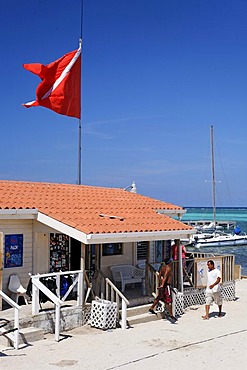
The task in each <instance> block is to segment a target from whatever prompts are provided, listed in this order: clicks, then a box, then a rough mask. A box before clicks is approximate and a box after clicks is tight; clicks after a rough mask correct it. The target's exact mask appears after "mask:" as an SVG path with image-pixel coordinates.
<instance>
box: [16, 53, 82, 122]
mask: <svg viewBox="0 0 247 370" xmlns="http://www.w3.org/2000/svg"><path fill="white" fill-rule="evenodd" d="M23 67H24V68H25V69H27V70H28V71H30V72H32V73H34V74H36V75H38V76H39V77H40V78H41V80H42V82H41V83H40V84H39V86H38V87H37V90H36V101H31V102H29V103H26V104H23V105H24V107H27V108H30V107H37V106H42V107H46V108H48V109H51V110H53V111H54V112H56V113H59V114H63V115H65V116H70V117H76V118H81V46H80V47H79V49H78V50H74V51H71V52H70V53H68V54H65V55H64V56H62V57H61V58H60V59H58V60H56V61H55V62H52V63H50V64H47V65H43V64H40V63H32V64H23Z"/></svg>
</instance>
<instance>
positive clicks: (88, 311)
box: [82, 303, 91, 325]
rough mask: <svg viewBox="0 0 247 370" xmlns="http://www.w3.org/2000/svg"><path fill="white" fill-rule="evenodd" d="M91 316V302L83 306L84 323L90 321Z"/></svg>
mask: <svg viewBox="0 0 247 370" xmlns="http://www.w3.org/2000/svg"><path fill="white" fill-rule="evenodd" d="M90 318H91V303H87V304H86V305H85V306H84V307H83V308H82V325H86V324H88V323H89V321H90Z"/></svg>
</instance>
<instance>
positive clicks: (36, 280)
mask: <svg viewBox="0 0 247 370" xmlns="http://www.w3.org/2000/svg"><path fill="white" fill-rule="evenodd" d="M71 274H73V275H77V277H76V279H75V280H74V282H73V283H72V285H71V286H70V287H69V288H68V290H67V292H66V293H65V295H64V296H63V297H61V298H60V294H59V293H60V278H61V276H63V275H71ZM48 277H54V278H55V279H56V284H57V295H55V294H54V293H53V292H51V290H49V289H48V288H47V287H46V286H45V285H44V284H43V283H42V282H41V281H40V279H42V278H48ZM31 279H32V314H33V315H37V314H38V313H39V308H40V304H39V302H40V299H39V292H40V291H41V292H43V293H44V294H45V295H46V296H47V297H48V298H49V300H50V301H51V302H53V303H54V305H55V340H56V341H57V342H58V341H59V334H60V310H61V305H62V304H63V302H64V300H65V299H66V298H67V297H68V295H69V294H70V292H71V291H72V289H73V288H74V287H75V285H77V305H78V306H81V305H82V301H83V293H84V291H83V270H77V271H66V272H53V273H49V274H42V275H40V274H37V275H31Z"/></svg>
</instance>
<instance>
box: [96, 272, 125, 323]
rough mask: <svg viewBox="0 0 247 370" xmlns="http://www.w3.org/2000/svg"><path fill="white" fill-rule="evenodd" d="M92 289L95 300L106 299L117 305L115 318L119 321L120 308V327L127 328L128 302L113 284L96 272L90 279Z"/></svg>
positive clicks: (102, 274)
mask: <svg viewBox="0 0 247 370" xmlns="http://www.w3.org/2000/svg"><path fill="white" fill-rule="evenodd" d="M92 289H93V295H94V297H95V298H97V297H99V298H101V299H106V300H108V301H111V302H115V303H116V304H117V318H118V320H119V321H120V308H121V312H122V320H121V327H122V329H126V327H127V306H128V305H129V301H128V300H127V298H126V297H125V296H124V295H123V293H121V292H120V290H119V289H118V288H117V287H116V286H115V285H114V284H113V282H112V281H111V280H110V279H108V278H107V277H106V275H105V274H104V273H103V272H102V271H101V270H97V271H96V272H95V274H94V276H93V278H92Z"/></svg>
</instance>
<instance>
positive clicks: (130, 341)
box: [0, 279, 247, 370]
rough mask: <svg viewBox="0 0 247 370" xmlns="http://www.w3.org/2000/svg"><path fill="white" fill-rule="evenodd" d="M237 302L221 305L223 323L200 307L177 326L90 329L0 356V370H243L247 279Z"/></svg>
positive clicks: (161, 322)
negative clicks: (58, 340)
mask: <svg viewBox="0 0 247 370" xmlns="http://www.w3.org/2000/svg"><path fill="white" fill-rule="evenodd" d="M236 296H237V297H238V298H237V299H236V301H231V302H223V317H222V318H215V317H214V316H215V315H216V314H217V308H218V307H217V306H216V305H214V306H213V307H212V308H211V318H210V320H202V319H201V316H202V315H203V314H204V306H197V307H193V309H187V310H186V312H185V314H184V315H183V316H181V318H179V319H178V322H177V323H176V324H171V323H170V322H168V321H167V320H158V321H154V322H149V323H146V324H138V325H136V326H135V327H134V328H130V329H128V330H125V331H124V330H121V329H115V330H108V331H102V330H99V329H95V328H91V327H90V326H86V327H80V328H77V329H74V330H72V331H70V332H67V333H66V334H65V336H64V338H63V339H62V340H61V341H60V342H58V343H57V342H55V338H54V335H51V334H49V335H46V339H45V340H44V341H39V342H35V343H33V344H32V345H29V346H27V347H23V348H21V349H19V350H13V349H6V350H3V351H2V352H0V367H1V369H8V370H16V369H18V370H20V369H28V370H30V369H38V370H39V369H40V370H41V369H42V370H50V369H53V370H55V369H59V368H63V369H71V370H79V369H94V370H95V369H96V370H101V369H109V370H110V369H142V370H143V369H160V368H169V369H170V370H173V369H174V370H175V369H176V370H177V369H182V370H187V369H188V370H191V369H196V368H200V370H203V369H207V370H208V368H209V367H210V368H213V367H215V368H217V370H223V369H224V370H228V369H232V368H234V369H236V370H244V369H246V366H247V279H242V280H240V281H237V282H236Z"/></svg>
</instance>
